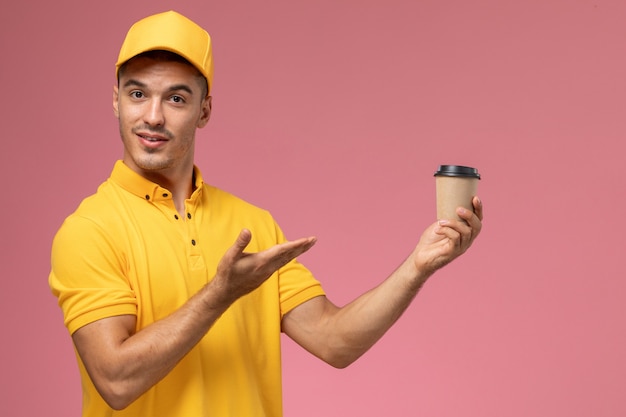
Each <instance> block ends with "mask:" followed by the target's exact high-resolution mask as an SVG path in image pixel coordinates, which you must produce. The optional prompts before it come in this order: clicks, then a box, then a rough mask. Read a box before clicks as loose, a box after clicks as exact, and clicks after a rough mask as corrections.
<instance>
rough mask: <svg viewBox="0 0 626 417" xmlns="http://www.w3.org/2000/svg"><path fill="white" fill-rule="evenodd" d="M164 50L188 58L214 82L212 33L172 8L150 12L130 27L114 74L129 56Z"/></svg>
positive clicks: (211, 82) (209, 83) (210, 82)
mask: <svg viewBox="0 0 626 417" xmlns="http://www.w3.org/2000/svg"><path fill="white" fill-rule="evenodd" d="M154 50H165V51H170V52H173V53H175V54H178V55H180V56H182V57H183V58H185V59H186V60H187V61H189V62H190V63H191V64H192V65H193V66H194V67H196V68H197V69H198V71H200V73H201V74H202V75H204V77H205V78H206V79H207V83H208V86H209V89H211V86H212V85H213V56H212V53H211V37H210V36H209V34H208V33H207V31H206V30H204V29H202V28H201V27H200V26H198V25H197V24H196V23H194V22H193V21H191V20H189V19H188V18H186V17H185V16H183V15H181V14H180V13H176V12H175V11H171V10H170V11H169V12H164V13H159V14H155V15H152V16H148V17H146V18H144V19H142V20H140V21H138V22H137V23H135V24H134V25H133V26H131V28H130V29H129V30H128V33H127V34H126V39H124V43H123V44H122V49H120V55H119V57H118V58H117V63H116V64H115V76H116V77H117V76H118V72H119V69H120V67H121V66H122V65H123V64H124V63H125V62H126V61H128V60H129V59H131V58H133V57H135V56H137V55H139V54H141V53H143V52H147V51H154Z"/></svg>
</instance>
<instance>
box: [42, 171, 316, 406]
mask: <svg viewBox="0 0 626 417" xmlns="http://www.w3.org/2000/svg"><path fill="white" fill-rule="evenodd" d="M195 178H196V190H195V191H194V193H193V194H192V196H191V198H190V199H189V200H187V201H186V202H185V214H184V215H180V214H179V213H178V212H177V211H176V209H175V208H174V203H173V201H172V198H171V194H170V192H169V191H168V190H166V189H164V188H162V187H160V186H158V185H157V184H155V183H152V182H150V181H148V180H146V179H145V178H143V177H141V176H140V175H138V174H136V173H135V172H133V171H132V170H130V169H129V168H128V167H127V166H126V165H124V164H123V163H122V162H121V161H118V162H117V163H116V164H115V167H114V169H113V172H112V174H111V176H110V178H109V179H108V180H107V181H106V182H104V183H103V184H102V185H101V186H100V187H99V188H98V191H97V193H96V194H94V195H93V196H91V197H88V198H86V199H85V200H84V201H83V202H82V204H81V205H80V206H79V208H78V209H77V210H76V212H75V213H73V214H72V215H70V216H69V217H68V218H67V219H66V220H65V222H64V223H63V225H62V226H61V228H60V230H59V231H58V233H57V235H56V236H55V239H54V242H53V246H52V271H51V273H50V278H49V282H50V286H51V289H52V292H53V294H54V295H55V296H57V297H58V300H59V305H60V306H61V308H62V310H63V314H64V318H65V324H66V326H67V328H68V330H69V331H70V333H73V332H75V331H76V330H77V329H79V328H80V327H82V326H84V325H86V324H88V323H91V322H93V321H96V320H99V319H102V318H106V317H111V316H116V315H122V314H133V315H136V317H137V330H140V329H141V328H143V327H146V326H148V325H150V323H153V322H154V321H157V320H159V319H161V318H163V317H165V316H167V315H168V314H170V313H171V312H172V311H174V310H176V309H177V308H178V307H180V306H181V305H182V304H184V303H185V301H187V300H188V299H189V298H190V297H191V296H192V295H193V294H195V293H196V292H197V291H198V290H199V289H200V288H201V287H202V286H204V285H205V284H206V283H207V282H208V281H209V280H210V279H211V278H212V277H213V276H214V275H215V271H216V267H217V264H218V262H219V260H220V259H221V257H222V255H223V254H224V253H225V252H226V250H227V249H228V248H229V247H230V246H231V245H232V244H233V243H234V242H235V239H236V238H237V236H238V234H239V232H240V231H241V229H242V228H247V229H250V230H251V231H252V242H251V243H250V245H249V246H248V247H247V248H246V251H247V252H257V251H261V250H264V249H266V248H268V247H270V246H273V245H275V244H277V243H280V242H283V241H285V237H284V236H283V234H282V232H281V230H280V229H279V227H278V226H277V224H276V223H275V221H274V219H273V218H272V217H271V215H270V214H269V213H268V212H267V211H264V210H261V209H259V208H257V207H254V206H252V205H250V204H248V203H246V202H244V201H242V200H240V199H238V198H236V197H234V196H232V195H231V194H228V193H226V192H224V191H221V190H219V189H217V188H215V187H211V186H209V185H207V184H204V183H203V181H202V177H201V175H200V172H199V171H198V170H197V169H195ZM323 294H324V292H323V290H322V288H321V286H320V284H319V282H317V281H316V280H315V279H314V278H313V276H312V275H311V273H310V272H309V271H308V270H307V269H306V268H305V267H304V266H302V265H301V264H300V263H298V262H297V261H292V262H291V263H289V264H288V265H286V266H285V267H283V268H281V269H280V270H279V271H278V272H277V273H275V274H274V275H273V276H272V277H271V278H270V279H269V280H267V282H265V283H264V284H263V285H261V287H259V288H258V289H257V290H255V291H253V292H252V293H250V294H248V295H246V296H244V297H242V298H241V299H239V300H238V301H236V302H235V303H234V304H233V305H232V306H231V307H230V308H229V309H228V310H227V311H226V312H225V313H224V315H223V316H222V317H221V318H220V319H219V320H218V321H217V322H216V323H215V325H214V326H213V327H212V328H211V330H210V331H209V332H208V333H207V334H206V335H205V336H204V338H203V339H202V340H201V341H200V343H199V344H198V345H197V346H196V347H194V348H193V349H192V350H191V351H190V352H189V354H188V355H187V356H185V357H184V359H183V360H182V361H181V362H180V363H179V364H178V365H177V366H176V367H175V368H174V369H173V370H172V372H171V373H170V374H169V375H168V376H166V377H165V378H164V379H163V380H162V381H160V382H159V383H158V384H157V385H155V386H154V387H153V388H152V389H150V390H149V391H148V392H146V393H145V394H144V395H142V396H141V397H140V398H139V399H138V400H137V401H135V402H134V403H133V404H131V405H130V406H129V407H128V408H126V409H125V410H122V411H115V410H112V409H111V408H109V407H108V406H107V405H106V403H105V402H104V400H103V399H102V398H101V397H100V395H99V394H98V392H97V391H96V389H95V388H94V386H93V384H92V382H91V380H90V378H89V376H88V375H87V373H86V371H85V369H84V366H83V364H82V363H81V362H80V358H79V368H80V373H81V378H82V385H83V416H85V417H104V416H133V417H139V416H142V417H157V416H164V417H203V416H211V417H214V416H219V417H227V416H233V417H235V416H236V417H252V416H272V417H274V416H281V415H282V387H281V366H280V322H281V319H282V317H283V315H284V314H286V313H287V312H288V311H290V310H291V309H292V308H294V307H296V306H297V305H299V304H300V303H302V302H304V301H306V300H309V299H311V298H313V297H316V296H320V295H323Z"/></svg>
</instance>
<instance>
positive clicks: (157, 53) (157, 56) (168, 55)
mask: <svg viewBox="0 0 626 417" xmlns="http://www.w3.org/2000/svg"><path fill="white" fill-rule="evenodd" d="M135 58H149V59H152V60H155V61H159V62H180V63H181V64H186V65H189V66H190V67H192V68H193V69H194V70H196V72H197V73H198V78H201V79H202V82H201V84H202V87H203V88H202V98H204V97H206V96H207V94H208V93H209V83H208V81H207V79H206V78H205V77H204V75H202V73H200V71H198V69H197V68H196V67H195V66H193V64H192V63H191V62H189V61H188V60H186V59H185V58H183V57H182V56H180V55H178V54H175V53H174V52H170V51H164V50H160V49H158V50H154V51H146V52H142V53H140V54H139V55H135V56H134V57H132V58H131V59H129V60H128V61H126V62H124V63H123V64H122V65H121V66H120V69H119V70H118V72H117V82H118V83H119V81H120V77H121V76H122V74H123V73H124V70H125V69H126V66H127V65H128V63H129V62H130V61H132V60H133V59H135Z"/></svg>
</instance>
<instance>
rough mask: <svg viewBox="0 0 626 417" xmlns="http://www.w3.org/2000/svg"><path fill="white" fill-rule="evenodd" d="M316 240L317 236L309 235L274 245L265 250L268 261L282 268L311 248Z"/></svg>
mask: <svg viewBox="0 0 626 417" xmlns="http://www.w3.org/2000/svg"><path fill="white" fill-rule="evenodd" d="M316 241H317V239H316V238H314V237H309V238H302V239H298V240H294V241H290V242H285V243H281V244H280V245H276V246H273V247H271V248H270V249H268V250H266V251H265V255H266V256H267V262H268V263H271V264H272V265H273V266H274V267H276V268H280V267H282V266H284V265H286V264H287V263H289V262H290V261H291V260H292V259H294V258H296V257H298V256H300V255H302V254H303V253H304V252H306V251H308V250H309V249H311V248H312V247H313V245H315V242H316Z"/></svg>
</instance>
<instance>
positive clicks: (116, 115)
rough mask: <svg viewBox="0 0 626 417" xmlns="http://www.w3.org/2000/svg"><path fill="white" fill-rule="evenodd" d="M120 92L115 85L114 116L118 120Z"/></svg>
mask: <svg viewBox="0 0 626 417" xmlns="http://www.w3.org/2000/svg"><path fill="white" fill-rule="evenodd" d="M119 97H120V92H119V88H118V87H117V85H113V114H114V115H115V117H116V118H117V119H119V118H120V109H119V101H118V99H119Z"/></svg>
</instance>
